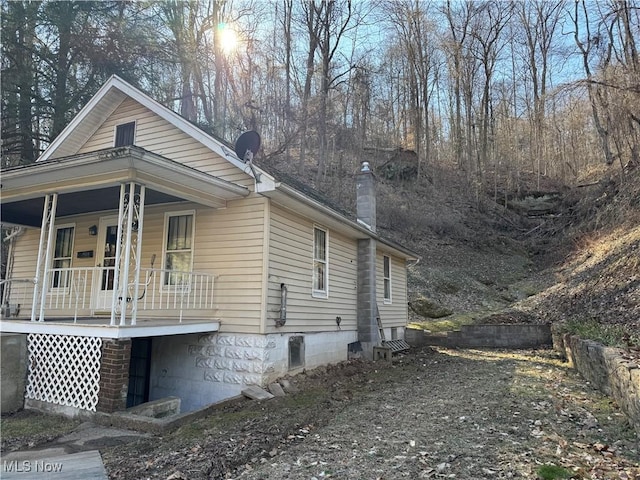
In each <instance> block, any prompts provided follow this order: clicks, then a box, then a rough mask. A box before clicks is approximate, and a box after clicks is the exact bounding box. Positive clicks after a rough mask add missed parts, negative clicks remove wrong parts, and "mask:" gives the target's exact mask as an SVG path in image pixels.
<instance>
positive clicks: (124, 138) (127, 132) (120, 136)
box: [115, 122, 136, 147]
mask: <svg viewBox="0 0 640 480" xmlns="http://www.w3.org/2000/svg"><path fill="white" fill-rule="evenodd" d="M135 133H136V122H129V123H123V124H122V125H118V126H116V141H115V146H116V147H126V146H127V145H133V140H134V137H135Z"/></svg>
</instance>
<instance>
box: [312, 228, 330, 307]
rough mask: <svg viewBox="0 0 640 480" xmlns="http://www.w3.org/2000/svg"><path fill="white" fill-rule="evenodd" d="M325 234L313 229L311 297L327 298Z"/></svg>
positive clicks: (327, 278) (320, 230)
mask: <svg viewBox="0 0 640 480" xmlns="http://www.w3.org/2000/svg"><path fill="white" fill-rule="evenodd" d="M327 260H328V254H327V232H326V231H325V230H322V229H320V228H317V227H316V228H314V229H313V295H314V296H317V297H327V295H328V293H329V290H328V280H329V272H328V261H327Z"/></svg>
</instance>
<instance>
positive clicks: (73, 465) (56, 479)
mask: <svg viewBox="0 0 640 480" xmlns="http://www.w3.org/2000/svg"><path fill="white" fill-rule="evenodd" d="M57 450H58V449H55V448H52V449H47V450H41V451H40V452H38V454H37V455H34V453H33V452H32V453H29V452H15V453H20V454H21V455H14V454H11V455H10V456H11V459H7V458H6V457H4V456H3V457H2V465H1V466H0V478H1V479H2V480H49V479H51V480H62V479H64V480H107V479H108V477H107V471H106V470H105V468H104V465H103V464H102V457H101V456H100V452H99V451H98V450H89V451H87V452H80V453H72V454H70V455H66V454H63V455H55V454H56V453H57ZM42 454H43V455H44V456H43V457H40V456H39V455H42ZM49 455H54V456H49Z"/></svg>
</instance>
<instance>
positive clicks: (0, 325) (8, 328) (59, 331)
mask: <svg viewBox="0 0 640 480" xmlns="http://www.w3.org/2000/svg"><path fill="white" fill-rule="evenodd" d="M219 329H220V322H218V321H212V320H202V321H192V322H189V321H184V320H183V321H182V323H162V322H157V323H155V322H153V321H150V322H140V320H138V323H137V324H136V325H125V326H119V325H117V326H110V325H89V324H82V323H65V322H56V321H55V320H47V321H46V322H29V321H24V320H23V321H20V320H2V321H0V332H1V333H46V334H51V335H73V336H76V337H101V338H133V337H161V336H164V335H184V334H187V333H205V332H217V331H218V330H219Z"/></svg>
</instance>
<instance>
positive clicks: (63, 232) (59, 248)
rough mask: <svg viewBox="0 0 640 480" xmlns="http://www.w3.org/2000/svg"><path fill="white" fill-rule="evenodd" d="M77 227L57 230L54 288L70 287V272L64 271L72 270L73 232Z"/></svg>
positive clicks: (54, 254) (52, 280)
mask: <svg viewBox="0 0 640 480" xmlns="http://www.w3.org/2000/svg"><path fill="white" fill-rule="evenodd" d="M74 230H75V227H58V228H57V229H56V245H55V247H54V251H53V264H52V268H53V269H54V271H53V272H52V273H53V276H52V279H51V287H52V288H67V287H69V280H70V272H69V270H62V269H68V268H71V258H72V257H73V232H74Z"/></svg>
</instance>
